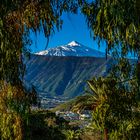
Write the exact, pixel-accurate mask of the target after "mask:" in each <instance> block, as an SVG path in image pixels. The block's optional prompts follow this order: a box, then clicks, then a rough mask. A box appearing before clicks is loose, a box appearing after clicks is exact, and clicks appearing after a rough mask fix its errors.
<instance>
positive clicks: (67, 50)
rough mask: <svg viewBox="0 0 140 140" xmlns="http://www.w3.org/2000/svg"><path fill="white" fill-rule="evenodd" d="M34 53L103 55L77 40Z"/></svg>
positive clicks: (80, 55) (103, 54)
mask: <svg viewBox="0 0 140 140" xmlns="http://www.w3.org/2000/svg"><path fill="white" fill-rule="evenodd" d="M36 54H37V55H47V56H78V57H86V56H89V57H105V53H103V52H100V51H97V50H94V49H91V48H89V47H86V46H84V45H82V44H80V43H78V42H77V41H72V42H70V43H68V44H67V45H62V46H58V47H55V48H49V49H48V50H44V51H41V52H38V53H36Z"/></svg>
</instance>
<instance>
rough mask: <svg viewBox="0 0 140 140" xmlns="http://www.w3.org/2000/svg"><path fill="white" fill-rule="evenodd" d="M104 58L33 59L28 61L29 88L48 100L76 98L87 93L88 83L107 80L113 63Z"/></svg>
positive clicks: (63, 57) (43, 57)
mask: <svg viewBox="0 0 140 140" xmlns="http://www.w3.org/2000/svg"><path fill="white" fill-rule="evenodd" d="M111 61H112V60H111V58H108V59H107V60H106V59H105V58H104V57H75V56H48V55H31V56H30V59H29V60H28V61H26V74H25V77H24V80H25V84H26V87H29V88H31V87H32V86H34V87H35V88H36V90H37V92H38V93H39V94H41V95H43V96H49V97H54V96H57V97H67V98H74V97H76V96H78V95H81V94H83V93H84V92H85V86H86V81H87V80H89V79H91V78H92V77H95V76H96V77H98V76H106V75H107V71H108V69H109V67H110V66H109V65H110V62H111Z"/></svg>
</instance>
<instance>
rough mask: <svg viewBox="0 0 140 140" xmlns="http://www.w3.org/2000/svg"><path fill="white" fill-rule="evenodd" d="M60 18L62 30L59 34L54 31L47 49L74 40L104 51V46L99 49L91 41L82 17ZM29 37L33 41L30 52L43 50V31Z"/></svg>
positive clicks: (44, 44) (67, 15)
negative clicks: (61, 19)
mask: <svg viewBox="0 0 140 140" xmlns="http://www.w3.org/2000/svg"><path fill="white" fill-rule="evenodd" d="M62 18H63V20H64V22H63V26H62V30H60V31H59V32H58V31H56V32H55V34H54V35H51V37H50V40H49V44H48V47H47V48H51V47H56V46H60V45H65V44H68V43H69V42H71V41H73V40H75V41H78V42H79V43H81V44H83V45H85V46H87V47H91V48H93V49H96V50H100V51H103V52H104V51H105V45H104V44H103V43H101V47H100V49H99V47H98V44H97V41H95V40H93V39H92V37H91V36H90V30H89V29H88V27H87V24H86V20H85V17H84V16H83V15H81V14H80V13H79V14H77V15H76V14H70V13H64V14H63V16H62ZM30 36H31V39H32V41H33V43H32V45H31V52H38V51H41V50H44V49H45V47H46V43H47V39H46V38H45V36H44V33H43V31H42V32H40V33H37V36H35V34H34V33H33V32H31V35H30Z"/></svg>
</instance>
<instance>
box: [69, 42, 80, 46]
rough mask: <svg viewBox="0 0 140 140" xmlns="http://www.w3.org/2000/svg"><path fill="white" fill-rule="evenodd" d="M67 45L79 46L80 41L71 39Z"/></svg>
mask: <svg viewBox="0 0 140 140" xmlns="http://www.w3.org/2000/svg"><path fill="white" fill-rule="evenodd" d="M68 46H80V43H78V42H77V41H72V42H70V43H68Z"/></svg>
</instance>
